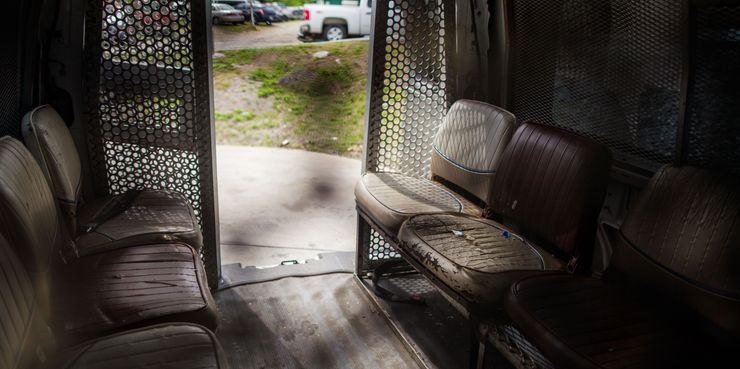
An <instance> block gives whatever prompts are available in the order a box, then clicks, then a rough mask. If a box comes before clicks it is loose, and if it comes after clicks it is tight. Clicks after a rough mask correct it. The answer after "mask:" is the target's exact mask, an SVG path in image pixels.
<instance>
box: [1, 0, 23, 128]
mask: <svg viewBox="0 0 740 369" xmlns="http://www.w3.org/2000/svg"><path fill="white" fill-rule="evenodd" d="M5 5H6V7H5V9H4V11H5V12H6V16H5V17H4V19H3V22H6V27H4V28H3V29H4V30H5V31H4V32H3V33H4V34H3V35H2V40H4V41H5V42H3V49H4V50H3V52H0V137H3V136H6V135H10V136H13V137H16V138H20V137H21V121H20V119H21V112H20V109H21V91H20V83H21V82H20V79H21V68H20V60H21V56H20V48H19V47H18V46H19V45H18V41H19V37H18V36H19V32H20V31H21V28H20V27H19V24H18V20H19V16H20V15H21V11H20V5H21V4H20V3H19V2H17V1H13V2H10V3H9V4H5Z"/></svg>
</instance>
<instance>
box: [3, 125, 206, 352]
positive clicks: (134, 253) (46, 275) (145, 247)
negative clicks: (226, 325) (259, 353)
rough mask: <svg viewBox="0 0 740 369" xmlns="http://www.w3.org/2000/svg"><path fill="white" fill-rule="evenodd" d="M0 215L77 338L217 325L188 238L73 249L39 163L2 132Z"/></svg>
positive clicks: (55, 320) (55, 319)
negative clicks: (162, 326) (173, 325)
mask: <svg viewBox="0 0 740 369" xmlns="http://www.w3.org/2000/svg"><path fill="white" fill-rule="evenodd" d="M0 221H1V222H0V234H3V235H5V237H6V238H7V239H8V241H9V242H11V244H12V245H14V246H17V252H18V254H19V256H20V258H21V260H22V261H23V262H24V263H25V264H26V266H27V268H28V270H29V272H30V273H31V276H32V277H33V278H34V281H35V282H36V283H37V286H40V287H39V289H40V291H41V292H42V293H49V294H50V296H51V297H52V300H51V302H52V303H51V308H49V307H48V306H45V307H44V310H46V311H48V310H51V312H52V313H53V314H52V315H51V319H50V323H51V325H52V327H53V328H55V331H56V332H57V333H58V334H59V335H61V336H64V337H68V338H69V339H70V340H77V341H79V340H81V339H87V338H90V337H94V336H97V335H99V334H101V333H109V332H113V331H117V330H120V329H124V328H127V327H132V326H141V325H144V324H152V323H158V322H170V321H187V322H192V323H197V324H201V325H204V326H206V327H208V328H211V329H215V328H216V326H217V322H218V318H217V312H216V306H215V303H214V301H213V297H212V296H211V293H210V290H209V289H208V284H207V283H206V276H205V271H204V268H203V265H202V261H201V259H200V257H199V256H198V254H197V253H196V251H195V250H194V249H193V248H192V247H190V246H189V245H187V244H184V243H180V242H170V243H154V244H142V245H137V246H131V247H126V248H121V249H117V250H112V251H107V252H100V253H96V254H94V255H88V256H83V257H79V258H77V257H74V256H73V255H74V252H73V243H72V242H71V240H70V239H69V237H68V236H67V234H66V228H65V227H64V226H63V225H62V220H61V219H60V218H59V216H58V213H57V208H56V204H55V202H54V197H53V195H52V193H51V190H50V189H49V186H48V184H47V182H46V180H45V178H44V175H43V173H42V172H41V169H40V168H39V166H38V164H37V163H36V161H35V160H34V158H33V156H32V155H31V153H30V152H28V150H27V149H26V148H25V147H24V146H23V145H22V144H21V143H20V142H18V141H17V140H15V139H13V138H10V137H3V138H0ZM60 254H62V255H65V256H66V257H65V259H66V264H65V263H63V262H62V260H63V259H62V257H60ZM49 291H50V292H49Z"/></svg>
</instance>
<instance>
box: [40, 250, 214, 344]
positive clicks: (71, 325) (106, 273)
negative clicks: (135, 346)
mask: <svg viewBox="0 0 740 369" xmlns="http://www.w3.org/2000/svg"><path fill="white" fill-rule="evenodd" d="M199 260H200V257H199V256H198V255H197V254H196V253H195V251H194V250H193V249H192V248H191V247H189V246H188V245H184V244H161V245H144V246H136V247H128V248H124V249H119V250H114V251H109V252H105V253H98V254H95V255H91V256H88V257H84V258H81V259H79V260H77V261H76V262H75V263H73V264H72V265H70V268H71V269H74V270H75V272H74V274H72V275H71V276H70V277H69V278H68V279H67V280H66V281H65V284H66V285H68V286H80V287H82V288H81V291H80V292H79V293H76V294H74V295H70V294H69V293H63V294H59V295H58V296H56V299H55V301H56V302H57V304H56V306H57V310H56V311H53V313H54V314H53V316H54V317H56V320H52V322H51V324H52V326H54V327H59V328H58V329H57V331H61V330H63V331H64V332H65V334H66V335H67V336H69V337H70V339H72V340H80V339H88V338H92V337H95V336H97V335H99V334H100V333H101V332H103V333H106V332H114V331H116V330H120V329H121V328H122V327H126V326H137V325H141V324H154V323H158V322H190V323H197V324H199V325H203V326H206V327H209V328H211V329H215V328H216V327H217V325H218V315H217V309H216V305H215V302H214V301H213V298H212V296H211V294H210V292H209V290H208V282H207V281H206V276H205V275H206V273H205V270H204V269H203V266H202V263H200V262H199Z"/></svg>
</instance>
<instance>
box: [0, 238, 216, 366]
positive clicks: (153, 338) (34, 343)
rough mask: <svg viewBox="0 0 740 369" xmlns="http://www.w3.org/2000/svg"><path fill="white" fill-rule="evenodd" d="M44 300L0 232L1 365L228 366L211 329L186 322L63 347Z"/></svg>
mask: <svg viewBox="0 0 740 369" xmlns="http://www.w3.org/2000/svg"><path fill="white" fill-rule="evenodd" d="M46 299H48V296H45V295H43V294H42V293H40V291H38V290H35V289H34V286H33V282H32V280H31V278H30V277H29V275H28V273H26V270H25V269H24V267H23V264H22V263H21V261H20V260H19V259H18V257H17V256H16V255H15V254H14V253H13V251H12V249H11V247H10V245H9V244H8V242H7V241H6V240H5V238H4V237H2V236H1V235H0V304H2V306H3V309H0V327H3V332H4V336H3V339H2V340H0V367H1V368H7V369H33V368H48V369H104V368H105V369H107V368H152V369H155V368H157V369H164V368H170V369H175V368H177V369H185V368H190V369H195V368H213V369H216V368H228V365H227V363H226V359H225V357H224V353H223V350H222V349H221V346H220V345H219V343H218V341H217V340H216V337H215V336H214V335H213V333H211V332H210V331H209V330H208V329H206V328H204V327H202V326H198V325H194V324H187V323H169V324H161V325H157V326H152V327H146V328H141V329H137V330H134V331H127V332H122V333H118V334H116V335H112V336H106V337H99V338H96V339H94V340H92V341H88V342H85V343H83V344H80V345H77V346H75V347H71V348H64V349H61V350H60V349H59V347H58V345H57V344H56V343H55V340H54V338H53V336H52V333H51V331H50V330H49V327H48V325H47V321H46V319H47V317H46V316H45V314H44V312H43V311H42V310H41V309H40V306H43V305H45V304H46V303H45V302H42V301H41V300H46Z"/></svg>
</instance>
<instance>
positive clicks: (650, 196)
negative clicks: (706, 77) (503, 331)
mask: <svg viewBox="0 0 740 369" xmlns="http://www.w3.org/2000/svg"><path fill="white" fill-rule="evenodd" d="M738 188H740V180H738V179H736V178H731V177H727V176H723V175H719V174H716V173H712V172H709V171H706V170H701V169H697V168H693V167H682V168H677V167H664V168H662V169H661V170H660V171H658V173H656V175H655V176H654V177H653V178H652V179H651V181H650V183H649V184H648V186H647V187H646V188H645V189H644V190H643V191H642V193H641V194H640V196H639V198H638V199H637V201H636V203H635V206H634V207H633V208H632V209H631V210H630V212H629V214H628V216H627V218H626V219H625V221H624V223H623V225H622V227H621V231H620V232H619V233H617V234H616V235H615V237H614V238H615V242H614V254H613V257H612V261H611V264H610V266H609V269H607V271H606V273H605V275H604V277H603V278H602V279H596V278H586V277H577V276H572V275H565V274H547V273H544V274H542V275H533V276H529V277H526V278H524V279H522V280H520V281H517V282H516V283H514V284H513V285H512V286H511V289H510V291H509V293H508V295H507V297H506V300H505V310H506V312H507V313H508V315H509V316H510V318H511V320H512V322H513V324H514V325H515V326H516V327H518V328H519V329H520V330H521V331H522V332H523V333H524V334H525V335H526V336H527V338H528V339H529V340H531V341H532V342H534V344H535V345H536V346H537V347H538V348H539V349H540V350H541V351H542V352H543V353H544V354H545V355H546V356H547V357H548V359H550V360H551V361H552V362H553V364H555V366H556V367H558V368H560V367H562V368H698V367H706V368H715V367H727V364H728V363H729V361H723V360H728V359H732V360H734V358H733V356H734V355H729V353H730V352H737V350H738V349H740V299H738V296H740V268H738V260H740V259H738V257H737V256H738V250H740V193H739V192H738Z"/></svg>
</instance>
